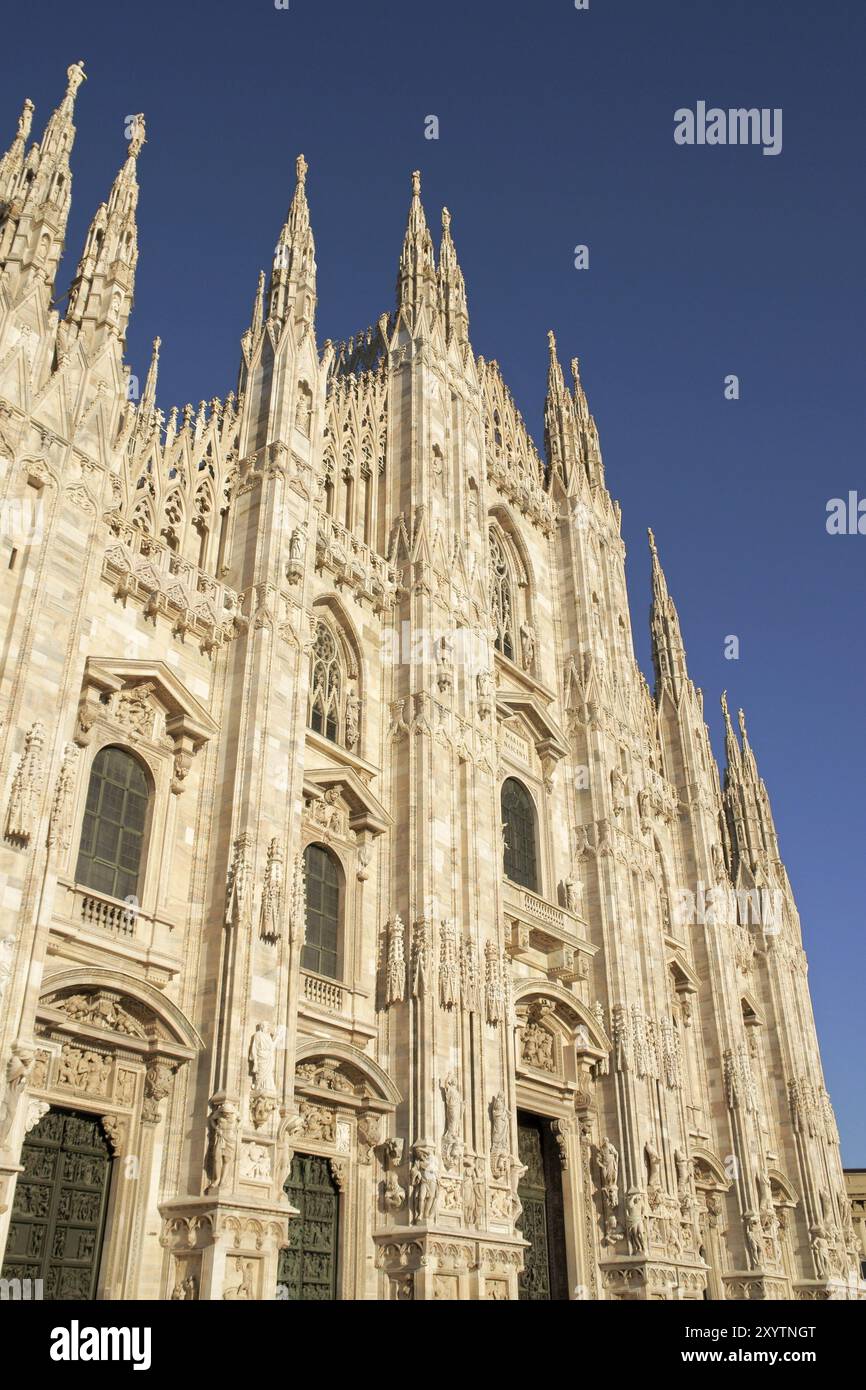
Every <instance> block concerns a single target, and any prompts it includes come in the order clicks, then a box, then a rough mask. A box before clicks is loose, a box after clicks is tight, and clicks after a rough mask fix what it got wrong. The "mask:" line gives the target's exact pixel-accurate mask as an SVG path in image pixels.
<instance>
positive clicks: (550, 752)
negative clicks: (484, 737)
mask: <svg viewBox="0 0 866 1390" xmlns="http://www.w3.org/2000/svg"><path fill="white" fill-rule="evenodd" d="M496 705H497V709H498V711H499V715H500V718H501V719H504V720H506V721H507V720H509V719H510V717H511V716H516V719H515V720H512V722H511V725H510V727H512V728H515V729H516V728H520V729H521V730H522V731H523V733H525V735H526V736H527V737H528V738H529V739H531V741H532V744H533V746H534V748H535V752H536V753H537V755H538V757H539V759H540V760H541V766H542V768H543V770H544V780H545V785H547V787H548V790H550V786H549V783H550V781H551V779H552V777H553V773H554V771H555V770H556V765H557V763H558V762H559V761H560V759H561V758H564V757H565V755H566V754H567V752H568V744H567V742H566V739H565V735H564V734H563V732H562V730H561V729H560V727H559V725H558V724H557V723H556V721H555V720H554V719H552V718H551V717H550V715H549V714H548V712H547V710H546V708H545V706H544V703H543V701H542V700H541V699H540V697H539V696H538V695H536V694H532V693H528V692H526V691H521V690H498V691H497V693H496Z"/></svg>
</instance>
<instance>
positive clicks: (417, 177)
mask: <svg viewBox="0 0 866 1390" xmlns="http://www.w3.org/2000/svg"><path fill="white" fill-rule="evenodd" d="M420 196H421V172H420V170H418V169H413V170H412V197H413V198H420Z"/></svg>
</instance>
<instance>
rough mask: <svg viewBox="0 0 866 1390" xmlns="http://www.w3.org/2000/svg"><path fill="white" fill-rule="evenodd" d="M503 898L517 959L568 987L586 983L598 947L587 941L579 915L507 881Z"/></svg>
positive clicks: (510, 948)
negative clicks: (542, 970) (545, 972)
mask: <svg viewBox="0 0 866 1390" xmlns="http://www.w3.org/2000/svg"><path fill="white" fill-rule="evenodd" d="M502 899H503V911H504V913H505V921H506V924H507V926H508V928H509V933H508V936H509V938H510V940H509V951H510V954H511V956H512V957H513V958H515V959H518V960H527V961H531V962H533V963H535V964H537V965H539V966H540V967H541V968H542V969H544V970H546V971H547V974H548V976H549V977H550V979H552V980H559V981H560V982H561V983H562V984H565V985H570V984H573V983H574V982H575V981H577V982H578V984H580V983H582V982H583V981H584V980H586V978H587V977H588V972H589V965H590V962H591V961H592V957H593V956H594V955H595V952H596V949H597V948H596V947H595V946H593V945H591V944H590V942H589V941H588V940H587V938H586V923H585V922H584V921H583V919H582V918H580V917H579V916H578V915H577V913H576V912H571V911H569V909H568V908H566V907H561V906H559V905H558V904H557V903H553V902H550V901H549V899H547V898H544V897H542V896H541V895H540V894H539V893H534V892H533V891H532V890H531V889H530V888H523V887H521V885H520V884H517V883H512V882H511V880H510V879H507V878H506V879H503V881H502Z"/></svg>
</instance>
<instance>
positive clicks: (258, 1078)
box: [249, 1023, 277, 1095]
mask: <svg viewBox="0 0 866 1390" xmlns="http://www.w3.org/2000/svg"><path fill="white" fill-rule="evenodd" d="M276 1046H277V1045H276V1042H275V1040H274V1035H273V1032H272V1031H271V1029H270V1028H269V1027H268V1026H267V1025H266V1024H264V1023H257V1024H256V1031H255V1032H254V1033H253V1036H252V1039H251V1041H250V1051H249V1061H250V1066H251V1068H252V1073H253V1088H254V1089H255V1090H256V1091H261V1092H263V1093H264V1094H265V1095H273V1093H274V1092H275V1091H276V1089H277V1087H276V1082H275V1080H274V1061H275V1053H276Z"/></svg>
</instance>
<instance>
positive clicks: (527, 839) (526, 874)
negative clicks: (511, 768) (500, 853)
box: [502, 777, 538, 893]
mask: <svg viewBox="0 0 866 1390" xmlns="http://www.w3.org/2000/svg"><path fill="white" fill-rule="evenodd" d="M502 838H503V842H504V846H505V855H504V869H505V877H506V878H510V879H511V882H512V883H519V884H521V886H522V887H524V888H531V889H532V891H533V892H534V893H535V892H537V891H538V871H537V868H536V860H535V807H534V806H533V804H532V797H531V796H530V795H529V792H528V791H527V790H526V788H525V787H524V785H523V783H522V782H518V781H517V779H516V778H515V777H509V778H508V779H507V781H505V782H503V784H502Z"/></svg>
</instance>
